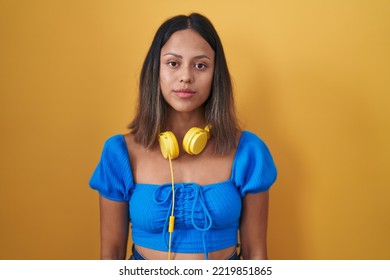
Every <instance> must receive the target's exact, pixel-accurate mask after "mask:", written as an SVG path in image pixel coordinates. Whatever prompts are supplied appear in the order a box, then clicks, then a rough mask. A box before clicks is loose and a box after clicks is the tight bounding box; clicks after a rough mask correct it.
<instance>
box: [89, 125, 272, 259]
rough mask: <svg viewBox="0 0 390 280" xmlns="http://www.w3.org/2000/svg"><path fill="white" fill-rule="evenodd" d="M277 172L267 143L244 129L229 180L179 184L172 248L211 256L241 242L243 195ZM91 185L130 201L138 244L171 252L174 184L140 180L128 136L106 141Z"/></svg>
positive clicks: (265, 183)
mask: <svg viewBox="0 0 390 280" xmlns="http://www.w3.org/2000/svg"><path fill="white" fill-rule="evenodd" d="M276 176H277V171H276V167H275V164H274V162H273V159H272V156H271V154H270V152H269V150H268V148H267V146H266V145H265V144H264V142H263V141H262V140H261V139H260V138H259V137H257V136H256V135H255V134H253V133H251V132H249V131H243V133H242V135H241V138H240V141H239V144H238V146H237V150H236V154H235V157H234V160H233V165H232V171H231V177H230V179H229V180H227V181H225V182H220V183H216V184H209V185H203V186H200V185H198V184H196V183H192V182H186V183H175V210H174V211H175V217H176V218H175V230H174V232H173V235H172V249H171V250H172V252H180V253H201V252H204V253H205V254H206V256H207V253H208V252H212V251H216V250H220V249H224V248H227V247H230V246H234V245H236V244H237V242H238V238H237V233H238V228H239V219H240V215H241V199H242V197H243V196H244V195H245V194H246V193H257V192H262V191H266V190H268V189H269V188H270V186H271V185H272V184H273V183H274V181H275V180H276ZM89 184H90V186H91V187H92V188H93V189H96V190H98V191H99V193H100V195H102V196H104V197H105V198H108V199H111V200H115V201H120V202H129V215H130V221H131V229H132V240H133V242H134V244H137V245H139V246H143V247H147V248H150V249H154V250H160V251H167V250H168V238H169V234H168V222H169V216H170V213H171V202H172V201H171V200H172V190H171V183H167V184H163V185H153V184H137V183H135V182H134V180H133V176H132V171H131V167H130V159H129V154H128V150H127V147H126V142H125V139H124V137H123V135H116V136H113V137H111V138H110V139H108V140H107V141H106V143H105V145H104V148H103V152H102V156H101V159H100V162H99V164H98V166H97V167H96V169H95V172H94V173H93V175H92V178H91V180H90V182H89Z"/></svg>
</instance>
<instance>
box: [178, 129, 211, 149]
mask: <svg viewBox="0 0 390 280" xmlns="http://www.w3.org/2000/svg"><path fill="white" fill-rule="evenodd" d="M208 135H209V133H208V132H207V131H206V130H204V129H201V128H198V127H193V128H191V129H190V130H189V131H188V132H187V133H186V135H185V136H184V139H183V149H184V150H185V151H186V152H187V153H188V154H190V155H198V154H200V153H201V152H202V151H203V149H204V148H205V147H206V144H207V139H208V137H209V136H208Z"/></svg>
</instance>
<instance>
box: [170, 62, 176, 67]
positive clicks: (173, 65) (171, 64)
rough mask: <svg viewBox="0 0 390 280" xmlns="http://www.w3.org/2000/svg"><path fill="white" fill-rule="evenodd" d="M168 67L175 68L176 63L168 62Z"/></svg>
mask: <svg viewBox="0 0 390 280" xmlns="http://www.w3.org/2000/svg"><path fill="white" fill-rule="evenodd" d="M168 65H169V66H171V67H176V66H177V62H176V61H169V62H168Z"/></svg>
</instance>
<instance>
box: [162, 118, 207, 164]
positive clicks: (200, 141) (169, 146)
mask: <svg viewBox="0 0 390 280" xmlns="http://www.w3.org/2000/svg"><path fill="white" fill-rule="evenodd" d="M208 139H210V126H208V125H207V126H206V127H205V128H204V129H202V128H199V127H192V128H190V130H188V131H187V133H186V135H185V136H184V139H183V149H184V151H186V152H187V153H188V154H190V155H198V154H200V153H201V152H202V151H203V149H204V148H205V147H206V144H207V140H208ZM158 142H159V143H160V149H161V153H162V154H163V157H164V158H171V159H175V158H177V157H178V156H179V144H178V142H177V139H176V137H175V135H174V134H173V132H172V131H165V132H162V133H160V135H159V137H158Z"/></svg>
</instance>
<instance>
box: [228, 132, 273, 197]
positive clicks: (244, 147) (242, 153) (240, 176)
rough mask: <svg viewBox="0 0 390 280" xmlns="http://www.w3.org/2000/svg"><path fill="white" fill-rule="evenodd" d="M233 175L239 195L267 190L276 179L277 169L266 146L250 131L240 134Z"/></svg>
mask: <svg viewBox="0 0 390 280" xmlns="http://www.w3.org/2000/svg"><path fill="white" fill-rule="evenodd" d="M233 176H234V182H235V185H236V186H237V188H238V190H239V192H240V194H241V196H245V194H247V193H258V192H263V191H267V190H268V189H269V188H270V187H271V185H272V184H273V183H274V182H275V180H276V177H277V170H276V166H275V164H274V161H273V158H272V155H271V153H270V151H269V150H268V147H267V146H266V145H265V143H264V142H263V141H262V140H261V139H260V138H259V137H258V136H257V135H255V134H253V133H251V132H248V131H244V132H243V134H242V136H241V139H240V143H239V145H238V147H237V151H236V160H235V163H234V166H233Z"/></svg>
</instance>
